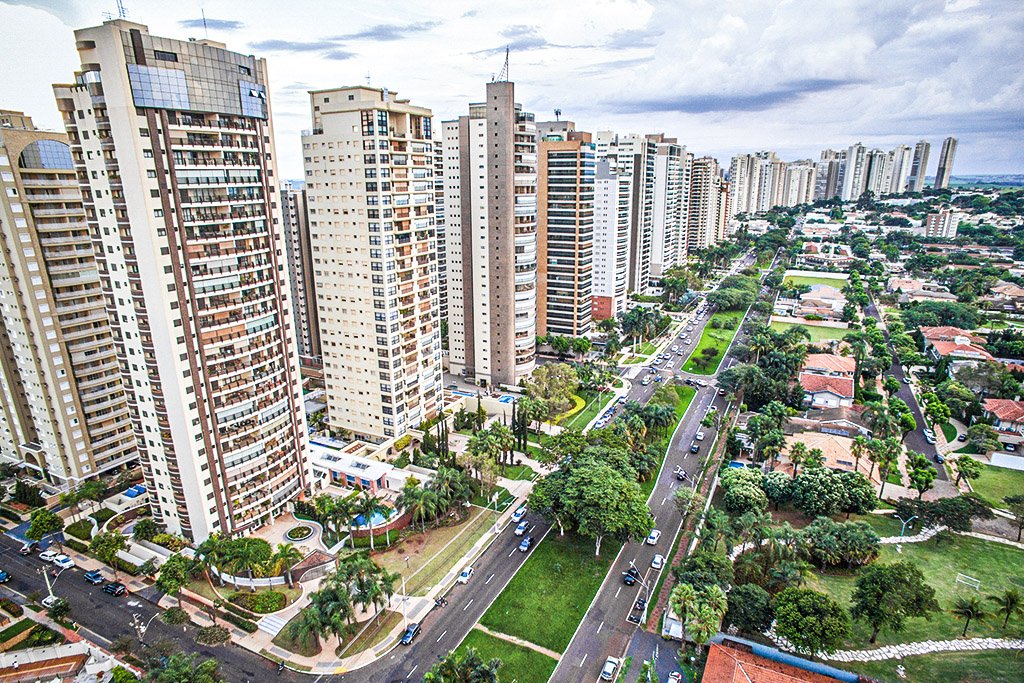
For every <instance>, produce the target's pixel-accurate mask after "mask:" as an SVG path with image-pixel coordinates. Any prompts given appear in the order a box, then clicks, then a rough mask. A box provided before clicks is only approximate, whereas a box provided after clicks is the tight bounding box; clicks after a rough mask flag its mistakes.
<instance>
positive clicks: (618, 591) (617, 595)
mask: <svg viewBox="0 0 1024 683" xmlns="http://www.w3.org/2000/svg"><path fill="white" fill-rule="evenodd" d="M621 592H622V586H619V590H617V591H615V597H619V593H621Z"/></svg>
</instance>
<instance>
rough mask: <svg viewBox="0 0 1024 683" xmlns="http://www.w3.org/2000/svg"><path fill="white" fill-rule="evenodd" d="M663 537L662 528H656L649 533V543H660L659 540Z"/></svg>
mask: <svg viewBox="0 0 1024 683" xmlns="http://www.w3.org/2000/svg"><path fill="white" fill-rule="evenodd" d="M659 539H661V530H660V529H654V530H653V531H651V533H649V534H648V535H647V541H646V543H647V545H658V540H659Z"/></svg>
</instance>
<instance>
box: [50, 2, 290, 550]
mask: <svg viewBox="0 0 1024 683" xmlns="http://www.w3.org/2000/svg"><path fill="white" fill-rule="evenodd" d="M75 40H76V41H77V42H76V45H77V48H78V53H79V57H80V59H81V62H82V70H81V71H80V72H79V73H77V74H76V77H75V82H74V83H73V84H70V85H56V86H54V93H55V96H56V98H57V105H58V108H59V109H60V111H61V112H62V114H63V116H64V123H65V127H66V129H67V132H68V137H69V139H70V141H71V149H72V157H73V158H74V160H75V168H76V170H77V172H78V177H79V180H80V181H81V183H82V189H83V195H84V197H85V209H86V215H87V220H88V223H89V227H90V229H91V231H92V235H93V237H94V240H95V242H94V246H95V247H96V251H97V257H98V260H99V268H100V273H101V276H102V281H103V284H104V293H105V294H106V295H107V313H108V316H109V318H110V319H111V321H112V324H113V327H114V337H115V339H116V341H117V344H118V346H119V349H118V350H119V353H120V355H121V363H122V369H123V371H124V373H125V379H126V380H127V382H126V384H129V385H130V386H131V389H132V392H133V396H132V401H131V408H132V413H133V417H134V418H135V419H136V425H135V427H136V433H137V434H138V435H139V436H140V440H139V448H140V453H141V454H142V458H143V463H144V466H145V469H146V479H147V482H148V483H149V485H150V490H151V494H152V496H153V507H154V513H155V516H156V517H157V519H158V521H160V522H161V523H163V524H165V525H166V526H167V527H168V529H169V530H171V531H176V532H181V533H183V534H184V535H185V536H187V537H189V538H191V539H193V540H196V541H201V540H203V539H204V538H206V537H207V536H209V535H210V534H211V533H214V532H220V533H225V534H239V533H245V532H247V531H248V530H250V529H252V528H254V527H256V526H259V525H261V524H264V523H267V522H270V521H272V520H273V518H274V517H275V516H276V515H279V514H281V513H283V512H285V511H286V510H287V509H288V506H289V503H290V501H292V500H293V499H295V498H296V497H297V496H298V495H299V494H300V493H302V491H303V489H306V488H307V487H308V485H309V466H308V461H307V459H306V429H305V424H304V419H303V412H302V404H301V401H300V386H299V372H298V353H297V349H296V344H295V336H294V330H293V329H292V314H291V302H290V296H289V289H288V280H289V278H290V274H289V272H288V265H287V261H286V259H285V256H284V253H285V243H284V233H283V230H282V229H281V224H280V219H279V215H280V214H279V209H280V207H279V199H278V197H279V193H278V187H277V186H278V179H277V177H276V173H275V169H274V163H275V157H276V155H275V153H274V144H273V140H274V136H273V130H272V127H271V123H270V103H269V100H268V99H267V70H266V63H265V62H264V61H263V60H262V59H257V58H256V57H253V56H251V55H243V54H241V53H237V52H231V51H229V50H227V49H225V47H224V45H222V44H220V43H216V42H213V41H208V40H201V41H185V40H175V39H171V38H161V37H157V36H154V35H151V34H150V33H149V31H148V29H147V27H145V26H143V25H141V24H136V23H132V22H128V21H125V20H114V21H108V22H106V23H104V24H103V25H102V26H96V27H93V28H86V29H82V30H79V31H75Z"/></svg>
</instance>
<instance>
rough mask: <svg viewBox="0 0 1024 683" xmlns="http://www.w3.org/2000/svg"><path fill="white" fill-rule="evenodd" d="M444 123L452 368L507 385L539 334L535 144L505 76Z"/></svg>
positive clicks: (524, 366)
mask: <svg viewBox="0 0 1024 683" xmlns="http://www.w3.org/2000/svg"><path fill="white" fill-rule="evenodd" d="M443 126H444V137H443V141H444V185H445V224H446V226H445V229H446V241H447V259H448V311H449V316H448V348H449V368H450V370H451V371H452V372H454V373H457V374H463V375H465V376H467V377H472V378H474V379H475V380H476V382H477V383H478V384H480V385H485V386H492V385H501V384H508V385H514V384H517V383H518V382H519V380H520V379H523V378H524V377H527V376H528V375H530V374H531V373H532V372H533V368H534V365H535V362H536V351H537V349H536V335H537V142H536V126H535V124H534V116H533V114H531V113H528V112H525V111H523V108H522V106H521V105H520V104H518V103H517V102H516V101H515V86H514V84H513V83H511V82H508V81H498V82H492V83H488V84H487V99H486V100H485V101H483V102H479V103H475V104H470V105H469V115H468V116H461V117H459V118H458V119H456V120H454V121H445V122H444V123H443Z"/></svg>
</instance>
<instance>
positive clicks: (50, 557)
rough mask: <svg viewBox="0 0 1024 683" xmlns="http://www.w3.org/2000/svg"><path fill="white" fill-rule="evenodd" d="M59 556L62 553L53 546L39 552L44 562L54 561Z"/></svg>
mask: <svg viewBox="0 0 1024 683" xmlns="http://www.w3.org/2000/svg"><path fill="white" fill-rule="evenodd" d="M58 557H60V553H59V552H57V551H56V550H54V549H52V548H47V549H46V550H44V551H43V552H41V553H39V559H40V560H42V561H43V562H53V561H54V560H56V559H57V558H58Z"/></svg>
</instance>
